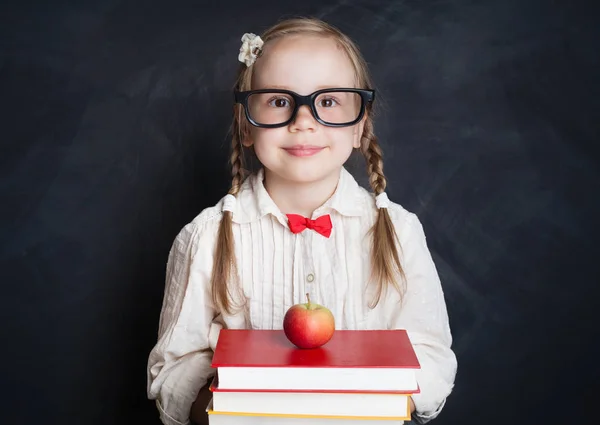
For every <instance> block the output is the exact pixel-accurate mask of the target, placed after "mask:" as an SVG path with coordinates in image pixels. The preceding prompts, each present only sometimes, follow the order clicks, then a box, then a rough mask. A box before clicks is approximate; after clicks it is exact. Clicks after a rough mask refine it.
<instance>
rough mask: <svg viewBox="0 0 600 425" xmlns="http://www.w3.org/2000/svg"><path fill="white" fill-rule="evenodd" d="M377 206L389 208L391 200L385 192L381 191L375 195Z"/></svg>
mask: <svg viewBox="0 0 600 425" xmlns="http://www.w3.org/2000/svg"><path fill="white" fill-rule="evenodd" d="M375 204H376V205H377V208H387V207H389V206H390V200H389V198H388V196H387V194H386V193H385V192H381V193H380V194H379V195H377V196H376V197H375Z"/></svg>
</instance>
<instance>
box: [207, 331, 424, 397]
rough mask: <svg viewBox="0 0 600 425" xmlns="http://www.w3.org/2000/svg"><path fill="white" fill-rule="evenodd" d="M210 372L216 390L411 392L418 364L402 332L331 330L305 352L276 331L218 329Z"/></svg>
mask: <svg viewBox="0 0 600 425" xmlns="http://www.w3.org/2000/svg"><path fill="white" fill-rule="evenodd" d="M212 367H213V368H217V373H218V376H219V388H220V389H239V390H241V389H247V390H251V389H254V390H309V391H311V390H331V391H343V390H346V391H395V392H417V391H418V385H417V381H416V370H418V369H419V368H420V365H419V361H418V359H417V356H416V354H415V352H414V350H413V347H412V344H411V343H410V340H409V338H408V335H407V333H406V331H405V330H403V329H394V330H336V331H335V332H334V334H333V337H332V338H331V340H330V341H329V342H328V343H327V344H325V345H324V346H322V347H320V348H316V349H308V350H307V349H299V348H296V347H295V346H294V345H293V344H292V343H291V342H289V340H288V339H287V338H286V336H285V334H284V333H283V331H282V330H246V329H223V330H221V331H220V334H219V338H218V342H217V347H216V349H215V353H214V356H213V360H212Z"/></svg>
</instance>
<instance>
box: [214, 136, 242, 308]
mask: <svg viewBox="0 0 600 425" xmlns="http://www.w3.org/2000/svg"><path fill="white" fill-rule="evenodd" d="M236 127H237V126H236V125H234V129H233V130H234V131H233V137H232V144H231V148H232V149H231V157H230V158H229V162H230V164H231V177H232V178H231V189H230V190H229V194H231V195H233V196H236V195H237V194H238V193H239V191H240V188H241V186H242V183H243V181H244V175H245V169H244V153H243V151H242V144H241V138H240V133H239V129H238V128H236ZM232 215H233V213H232V212H231V211H223V217H222V219H221V223H220V224H219V233H218V237H217V242H216V247H215V256H214V261H213V273H212V276H211V284H210V287H211V289H212V299H213V303H214V305H215V306H216V307H220V309H222V310H224V311H225V312H227V313H231V312H232V306H231V303H230V300H231V283H230V280H231V278H232V277H235V278H236V279H237V265H236V261H235V257H234V255H235V252H234V240H233V231H232ZM238 289H239V287H238Z"/></svg>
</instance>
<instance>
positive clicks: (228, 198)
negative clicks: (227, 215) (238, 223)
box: [223, 193, 237, 212]
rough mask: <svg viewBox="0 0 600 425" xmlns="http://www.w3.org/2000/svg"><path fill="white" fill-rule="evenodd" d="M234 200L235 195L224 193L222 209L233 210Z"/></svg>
mask: <svg viewBox="0 0 600 425" xmlns="http://www.w3.org/2000/svg"><path fill="white" fill-rule="evenodd" d="M236 200H237V199H236V198H235V196H233V195H232V194H230V193H228V194H227V195H225V198H223V211H231V212H233V210H234V209H235V202H236Z"/></svg>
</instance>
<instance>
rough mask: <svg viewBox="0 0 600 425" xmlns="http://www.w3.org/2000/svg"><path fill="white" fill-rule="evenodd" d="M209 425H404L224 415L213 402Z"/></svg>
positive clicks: (380, 421)
mask: <svg viewBox="0 0 600 425" xmlns="http://www.w3.org/2000/svg"><path fill="white" fill-rule="evenodd" d="M206 411H207V413H208V423H209V425H403V424H404V420H402V419H382V418H379V419H377V418H359V417H347V418H344V417H319V416H311V415H304V416H299V415H296V416H291V415H268V414H255V413H250V414H249V413H246V414H244V413H223V412H217V411H215V410H213V403H212V400H211V401H210V403H209V405H208V407H207V408H206Z"/></svg>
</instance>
